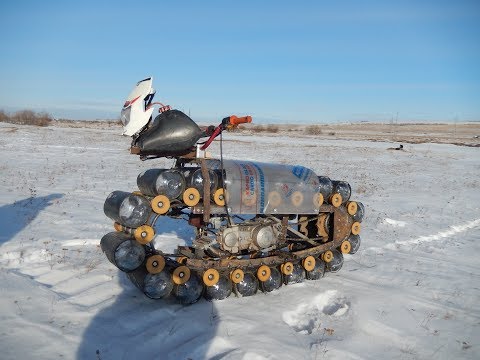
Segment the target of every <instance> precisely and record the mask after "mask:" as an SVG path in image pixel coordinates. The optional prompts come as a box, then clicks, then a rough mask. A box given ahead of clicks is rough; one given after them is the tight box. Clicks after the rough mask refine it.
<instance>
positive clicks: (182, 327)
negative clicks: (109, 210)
mask: <svg viewBox="0 0 480 360" xmlns="http://www.w3.org/2000/svg"><path fill="white" fill-rule="evenodd" d="M166 220H168V221H166V224H164V225H165V226H163V229H164V232H163V233H162V232H161V231H160V232H159V233H158V232H157V235H160V236H162V235H163V236H165V233H169V234H172V232H173V231H174V228H175V227H174V225H173V224H172V222H171V221H170V219H166ZM159 230H160V229H159ZM177 230H178V232H177V231H175V233H176V234H177V236H178V237H179V238H181V239H184V241H185V242H189V240H188V237H189V235H188V234H189V233H187V232H186V231H185V230H184V229H183V228H177ZM105 261H107V259H106V258H105ZM112 266H113V265H112ZM117 274H118V277H117V278H118V281H119V284H120V285H121V287H122V289H123V291H122V292H121V293H120V294H119V295H118V296H117V297H116V299H115V301H114V302H113V303H112V304H111V305H108V306H106V307H104V308H103V309H101V310H100V311H99V312H98V313H97V314H96V315H95V316H94V318H93V319H92V320H91V322H90V324H89V325H88V327H87V328H86V329H85V332H84V333H83V336H82V341H81V344H80V346H79V348H78V351H77V359H96V360H100V359H101V360H107V359H172V360H173V359H192V360H195V359H206V358H212V355H213V358H221V357H222V356H224V355H226V354H227V353H228V351H227V352H226V353H223V354H220V357H218V356H219V354H212V355H210V354H209V353H208V351H209V348H210V345H211V343H212V341H213V340H214V338H215V335H216V332H217V324H218V319H217V317H218V314H217V311H216V308H215V305H214V303H212V302H207V301H205V300H204V299H203V298H201V299H200V300H199V301H198V302H197V303H195V304H193V305H189V306H184V305H181V304H179V303H178V302H176V300H175V298H174V297H173V295H170V297H168V298H167V299H161V300H152V299H150V298H148V297H147V296H145V295H144V294H143V293H141V292H140V291H139V290H138V288H136V287H135V286H134V285H133V284H132V283H131V282H130V280H129V279H128V278H127V276H126V274H125V273H123V272H121V271H118V272H117Z"/></svg>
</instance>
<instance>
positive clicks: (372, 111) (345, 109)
mask: <svg viewBox="0 0 480 360" xmlns="http://www.w3.org/2000/svg"><path fill="white" fill-rule="evenodd" d="M0 40H1V47H0V109H5V110H7V111H15V110H18V109H24V108H30V109H34V110H45V111H48V112H50V113H51V114H53V115H54V116H56V117H67V118H73V119H96V118H117V117H118V115H119V112H120V108H121V106H122V104H123V102H124V100H125V97H126V96H127V95H128V93H129V92H130V90H131V88H132V87H133V86H134V84H135V83H136V82H137V81H138V80H141V79H143V78H145V77H147V76H153V77H154V87H155V89H156V90H157V95H156V98H155V100H156V101H162V102H166V103H168V104H170V105H172V106H173V107H175V108H179V109H181V110H183V111H185V112H190V113H191V116H192V117H193V118H194V119H197V120H201V121H211V122H212V123H216V122H217V121H218V120H219V119H220V118H223V117H224V116H226V115H229V114H238V115H241V114H251V115H253V116H254V121H255V119H257V121H258V122H291V123H300V122H338V121H342V122H343V121H365V120H373V121H390V120H391V119H392V118H394V117H396V116H397V113H398V118H399V121H400V120H404V121H453V120H455V119H456V120H458V121H470V120H480V1H285V2H284V1H246V0H244V1H196V2H194V1H176V2H174V1H151V2H141V1H128V2H125V1H111V2H108V1H104V2H101V1H89V0H85V1H61V2H60V1H59V2H55V1H22V0H16V1H8V2H1V4H0Z"/></svg>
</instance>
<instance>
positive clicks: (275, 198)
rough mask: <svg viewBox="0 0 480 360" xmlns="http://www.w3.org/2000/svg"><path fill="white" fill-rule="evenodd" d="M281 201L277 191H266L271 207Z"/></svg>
mask: <svg viewBox="0 0 480 360" xmlns="http://www.w3.org/2000/svg"><path fill="white" fill-rule="evenodd" d="M281 203H282V196H281V195H280V193H279V192H277V191H270V192H269V193H268V204H269V205H270V206H271V207H274V208H275V207H277V206H278V205H280V204H281Z"/></svg>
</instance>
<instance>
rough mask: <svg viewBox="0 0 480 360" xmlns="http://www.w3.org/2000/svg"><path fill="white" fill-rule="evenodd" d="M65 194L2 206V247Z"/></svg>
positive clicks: (0, 237)
mask: <svg viewBox="0 0 480 360" xmlns="http://www.w3.org/2000/svg"><path fill="white" fill-rule="evenodd" d="M62 196H63V194H51V195H47V196H40V197H29V198H26V199H23V200H19V201H15V202H14V203H13V204H8V205H3V206H0V227H1V229H2V231H1V233H0V245H1V244H3V243H5V242H7V241H9V240H11V239H12V238H13V237H14V236H15V235H16V234H17V233H19V232H20V231H22V229H23V228H25V227H26V226H27V225H28V224H30V223H31V222H32V221H33V220H34V219H35V218H36V217H37V216H38V214H39V213H40V212H41V211H42V210H44V209H45V208H46V207H48V206H50V205H52V202H53V201H54V200H56V199H60V198H61V197H62Z"/></svg>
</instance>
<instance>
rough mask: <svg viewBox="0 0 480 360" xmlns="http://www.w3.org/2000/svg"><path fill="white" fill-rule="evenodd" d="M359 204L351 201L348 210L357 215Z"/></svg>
mask: <svg viewBox="0 0 480 360" xmlns="http://www.w3.org/2000/svg"><path fill="white" fill-rule="evenodd" d="M357 209H358V205H357V203H356V202H355V201H350V202H349V203H348V205H347V211H348V213H349V214H350V215H352V216H353V215H355V214H356V213H357Z"/></svg>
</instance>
